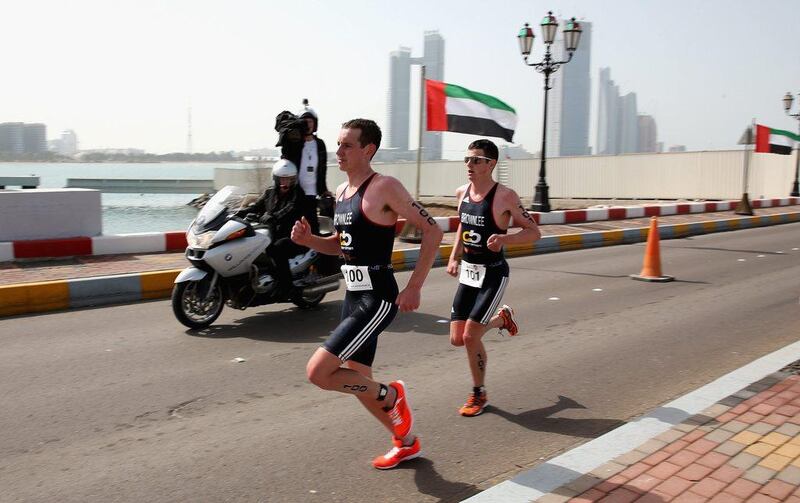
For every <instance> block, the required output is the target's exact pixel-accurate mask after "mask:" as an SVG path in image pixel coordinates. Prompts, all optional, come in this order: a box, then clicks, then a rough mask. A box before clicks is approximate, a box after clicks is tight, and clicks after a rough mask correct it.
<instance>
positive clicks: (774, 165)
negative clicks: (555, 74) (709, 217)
mask: <svg viewBox="0 0 800 503" xmlns="http://www.w3.org/2000/svg"><path fill="white" fill-rule="evenodd" d="M751 155H752V157H751V159H752V160H751V163H750V176H749V187H748V192H749V194H750V198H751V199H758V198H762V197H765V198H774V197H785V196H787V195H788V194H789V191H790V189H791V184H792V181H793V180H794V170H795V156H796V155H797V153H796V152H795V153H794V154H793V155H774V154H751ZM743 160H744V157H743V151H741V150H720V151H708V152H668V153H667V152H665V153H659V154H626V155H616V156H581V157H554V158H550V159H547V183H548V185H549V186H550V197H552V198H586V199H738V198H739V197H741V195H742V174H743ZM539 165H540V161H539V159H524V160H512V161H508V166H507V168H506V174H507V177H508V185H509V186H511V188H513V189H514V190H516V191H517V193H519V195H520V196H522V197H532V196H533V192H534V187H535V186H536V183H537V182H538V180H539ZM373 167H374V168H375V170H376V171H378V172H379V173H383V174H386V175H391V176H394V177H396V178H397V179H399V180H400V181H401V182H402V183H403V185H404V186H405V187H406V188H407V189H408V191H409V192H411V193H412V194H413V193H414V191H415V184H416V172H417V166H416V163H415V162H395V163H375V164H374V165H373ZM420 172H421V176H420V194H421V195H423V196H451V195H453V194H454V193H455V189H456V187H458V186H459V185H461V184H464V183H467V175H466V169H465V167H464V163H463V162H461V161H430V162H423V163H422V166H421V169H420ZM214 179H215V183H214V185H215V187H217V188H220V187H222V186H224V185H226V184H234V185H244V186H245V187H246V188H248V190H249V191H251V192H260V191H261V190H263V188H264V187H266V186H267V185H269V184H270V183H272V181H271V176H270V169H269V168H264V167H261V168H257V169H251V170H248V169H228V168H218V169H217V170H216V171H215V176H214ZM344 180H345V175H344V173H343V172H342V171H340V170H339V167H338V166H337V165H336V164H330V165H329V166H328V187H329V188H330V189H331V190H333V189H334V187H336V186H337V185H339V184H340V183H341V182H343V181H344Z"/></svg>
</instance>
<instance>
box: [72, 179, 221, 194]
mask: <svg viewBox="0 0 800 503" xmlns="http://www.w3.org/2000/svg"><path fill="white" fill-rule="evenodd" d="M67 187H69V188H82V189H95V190H99V191H101V192H111V193H132V194H205V193H209V192H213V191H214V180H191V179H190V180H177V179H161V178H148V179H144V178H142V179H125V178H67Z"/></svg>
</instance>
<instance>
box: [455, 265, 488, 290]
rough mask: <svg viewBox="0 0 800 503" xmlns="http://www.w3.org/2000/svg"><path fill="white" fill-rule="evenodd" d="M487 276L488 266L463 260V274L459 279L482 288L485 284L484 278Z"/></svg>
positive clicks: (463, 282) (465, 283)
mask: <svg viewBox="0 0 800 503" xmlns="http://www.w3.org/2000/svg"><path fill="white" fill-rule="evenodd" d="M485 276H486V266H485V265H481V264H470V263H469V262H464V261H463V260H462V261H461V276H460V277H459V279H458V281H459V282H460V283H461V284H464V285H467V286H473V287H475V288H480V287H481V286H483V279H484V277H485Z"/></svg>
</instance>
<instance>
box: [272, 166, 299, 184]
mask: <svg viewBox="0 0 800 503" xmlns="http://www.w3.org/2000/svg"><path fill="white" fill-rule="evenodd" d="M272 181H273V183H274V184H275V187H280V188H281V190H289V189H291V188H292V187H293V186H294V184H295V183H296V182H297V166H295V165H294V163H293V162H292V161H290V160H289V159H281V160H279V161H278V162H276V163H275V164H273V166H272Z"/></svg>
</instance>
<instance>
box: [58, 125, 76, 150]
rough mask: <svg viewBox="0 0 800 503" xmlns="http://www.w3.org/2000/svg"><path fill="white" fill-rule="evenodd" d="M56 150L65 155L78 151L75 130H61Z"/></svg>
mask: <svg viewBox="0 0 800 503" xmlns="http://www.w3.org/2000/svg"><path fill="white" fill-rule="evenodd" d="M57 150H58V153H59V154H61V155H67V156H72V155H75V154H77V153H78V135H76V134H75V131H73V130H71V129H67V130H64V131H61V138H59V140H58V149H57Z"/></svg>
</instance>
